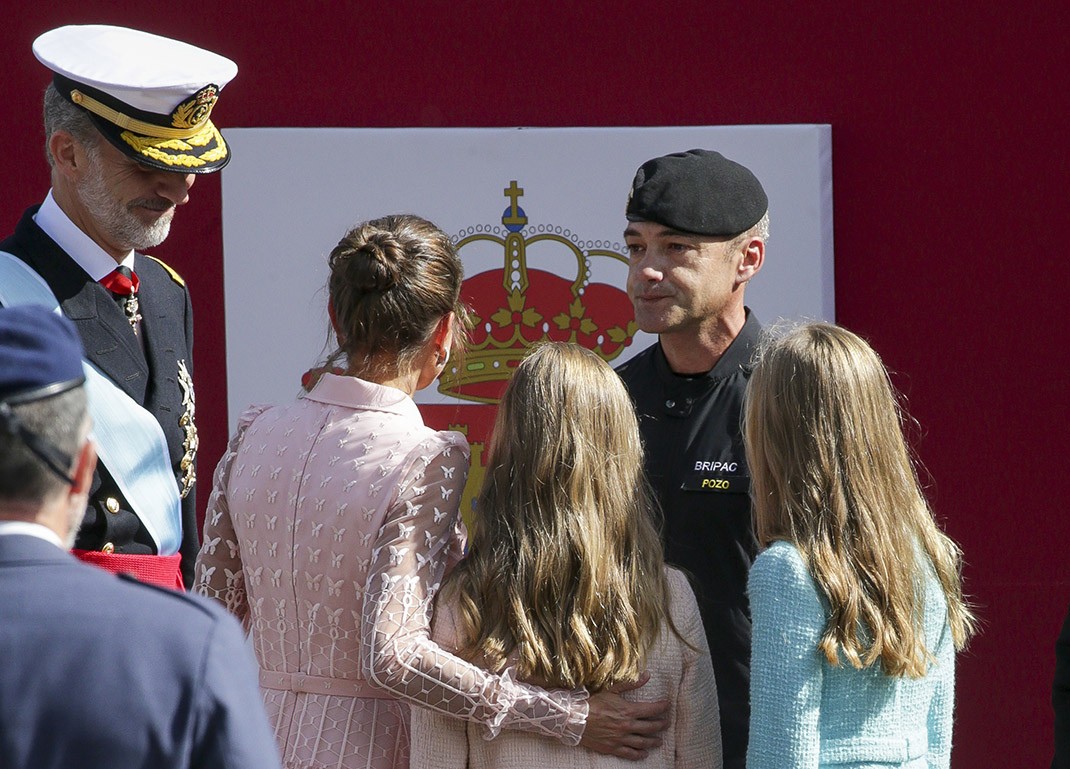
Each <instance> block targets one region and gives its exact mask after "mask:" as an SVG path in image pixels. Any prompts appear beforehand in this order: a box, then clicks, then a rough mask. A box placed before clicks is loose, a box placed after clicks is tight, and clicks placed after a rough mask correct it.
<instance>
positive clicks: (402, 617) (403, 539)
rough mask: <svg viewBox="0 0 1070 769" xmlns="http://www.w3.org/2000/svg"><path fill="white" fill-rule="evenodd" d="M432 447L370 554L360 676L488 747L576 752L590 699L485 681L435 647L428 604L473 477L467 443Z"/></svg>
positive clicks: (506, 680)
mask: <svg viewBox="0 0 1070 769" xmlns="http://www.w3.org/2000/svg"><path fill="white" fill-rule="evenodd" d="M443 440H444V441H446V444H445V445H444V446H442V445H440V444H441V441H443ZM436 443H438V444H439V445H432V444H431V443H430V442H428V443H425V444H422V445H421V446H419V447H417V450H416V451H415V452H414V454H413V456H412V457H410V460H411V461H412V463H413V466H412V469H411V470H410V472H409V474H408V477H407V478H406V479H405V481H403V483H402V484H401V487H400V490H399V495H398V499H397V501H396V503H395V504H394V506H393V507H392V509H391V510H390V512H389V513H388V515H387V518H386V521H385V523H384V524H383V527H382V529H381V530H380V531H379V537H378V539H377V540H376V544H375V548H374V550H373V551H372V565H371V568H370V569H369V572H368V583H367V591H366V594H365V598H364V622H363V627H362V634H363V643H362V655H363V659H362V666H363V669H364V675H365V677H366V678H367V679H368V680H369V681H371V682H373V683H374V684H376V685H378V686H380V687H382V688H384V689H386V690H388V691H390V692H391V693H392V694H394V695H395V696H397V697H400V698H402V699H406V700H409V701H411V702H414V703H416V704H419V705H423V706H425V707H428V708H431V709H432V710H435V711H437V712H439V713H443V714H445V715H448V716H452V717H454V718H462V719H466V720H468V721H474V722H477V723H479V724H481V725H482V727H483V736H484V738H485V739H493V738H494V737H495V736H497V734H498V732H499V731H500V730H501V729H503V728H508V729H520V730H523V731H527V732H532V733H536V734H541V735H544V736H547V737H553V738H556V739H559V740H560V741H561V742H563V743H565V744H566V745H576V744H578V743H579V740H580V737H581V736H582V735H583V728H584V725H585V723H586V719H587V702H586V698H587V693H586V691H583V690H580V691H564V690H556V691H546V690H544V689H539V688H536V687H533V686H528V685H526V684H522V683H519V682H517V681H516V680H515V678H514V676H513V673H512V670H508V669H507V670H506V671H505V672H504V673H502V674H500V675H495V674H491V673H488V672H487V671H485V670H482V669H481V668H479V667H476V666H475V665H472V664H471V663H468V662H466V661H464V660H462V659H460V658H458V657H456V656H454V655H452V654H449V653H448V652H446V651H445V650H443V649H442V648H441V647H439V646H438V645H437V644H435V643H434V642H433V641H432V640H431V638H430V615H431V602H432V600H433V599H434V596H435V593H436V592H437V590H438V587H439V585H440V583H441V581H442V576H443V574H444V573H445V569H446V565H447V562H448V561H449V560H450V551H451V548H453V549H455V548H456V546H457V543H458V542H459V537H460V534H459V531H460V529H459V527H460V517H459V515H458V512H457V507H458V503H459V497H460V494H461V490H462V489H463V488H464V483H465V478H466V474H467V471H468V456H467V447H466V446H465V445H464V441H463V438H461V436H459V435H456V434H450V433H444V434H440V435H439V437H438V438H437V440H436ZM436 449H437V450H436Z"/></svg>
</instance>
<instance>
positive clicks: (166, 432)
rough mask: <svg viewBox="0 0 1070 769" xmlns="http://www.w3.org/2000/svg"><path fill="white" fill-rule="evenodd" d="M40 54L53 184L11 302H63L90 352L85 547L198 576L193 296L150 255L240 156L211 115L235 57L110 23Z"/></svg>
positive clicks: (32, 223) (36, 214)
mask: <svg viewBox="0 0 1070 769" xmlns="http://www.w3.org/2000/svg"><path fill="white" fill-rule="evenodd" d="M33 52H34V54H35V55H36V56H37V58H38V60H40V61H41V63H42V64H44V65H45V66H46V67H48V68H49V69H50V70H51V71H52V73H53V77H52V83H51V84H50V85H49V86H48V88H47V89H46V90H45V97H44V124H45V147H46V154H47V157H48V162H49V165H50V166H51V182H52V188H51V190H50V191H49V192H48V195H47V196H46V197H45V199H44V202H43V203H41V204H40V205H39V206H33V207H31V208H30V209H28V210H27V211H26V212H25V214H24V215H23V217H22V219H21V221H20V222H19V224H18V226H17V227H16V229H15V233H14V234H13V235H12V236H11V237H9V238H7V239H6V240H4V241H3V242H2V243H0V252H3V253H0V305H5V306H11V305H17V304H27V303H36V304H45V305H50V306H52V307H55V306H57V305H58V307H59V308H61V309H62V311H63V314H64V315H66V316H67V317H68V318H70V319H71V320H73V321H74V323H75V325H76V326H77V328H78V333H79V336H80V337H81V339H82V343H83V345H84V347H85V351H86V360H87V374H88V375H89V385H88V387H89V393H90V406H91V411H92V412H93V420H94V424H95V428H94V429H95V433H96V438H97V443H98V445H99V453H100V460H101V461H100V466H99V467H98V470H97V473H96V475H95V477H94V478H93V484H92V488H91V490H90V495H89V506H88V511H87V513H86V516H85V520H84V522H83V524H82V526H81V528H80V529H79V530H78V534H77V538H76V540H75V545H74V552H75V554H76V555H78V556H79V557H81V558H82V559H83V560H85V561H88V562H90V563H94V564H96V565H98V566H102V567H103V568H106V569H109V570H111V571H117V572H131V573H134V574H136V575H137V576H138V577H139V578H141V579H143V580H145V581H150V582H155V583H157V584H162V585H167V586H170V587H177V586H180V585H182V584H183V583H184V584H185V585H189V584H190V583H191V582H192V576H193V563H194V559H195V558H196V555H197V550H198V539H199V538H198V531H197V520H196V509H195V505H194V483H195V480H196V471H195V459H196V452H197V431H196V428H195V426H194V421H193V419H194V395H193V380H192V377H191V374H192V368H193V357H192V343H193V319H192V314H191V305H190V296H189V291H188V289H187V287H186V284H185V281H184V280H183V279H182V278H181V277H180V276H179V275H178V273H176V272H175V271H174V270H173V269H171V268H170V267H168V266H167V265H166V264H164V263H163V262H161V261H159V260H158V259H155V258H153V257H150V256H148V255H146V254H144V253H143V251H144V249H148V248H152V247H154V246H157V245H159V244H160V243H162V242H163V240H164V239H165V238H166V237H167V233H168V231H169V229H170V227H171V220H172V218H173V217H174V214H175V209H176V208H177V207H178V206H181V205H183V204H184V203H185V202H186V201H187V200H188V197H189V190H190V188H191V187H192V186H193V182H194V180H195V179H196V175H197V174H204V173H212V172H214V171H218V170H219V169H221V168H222V167H223V166H225V165H226V164H227V162H228V161H229V160H230V150H229V148H228V147H227V143H226V141H224V139H223V137H222V135H221V134H220V133H219V131H218V130H217V129H216V127H215V125H214V124H213V123H212V121H211V113H212V108H213V107H214V106H215V104H216V100H217V99H218V97H219V92H220V91H221V90H222V88H223V86H225V85H226V84H227V83H228V82H229V81H230V80H231V79H232V78H233V77H234V76H235V74H237V66H236V65H235V64H234V62H232V61H230V60H229V59H227V58H224V57H222V56H219V55H217V54H214V53H211V52H210V51H205V50H203V49H201V48H197V47H195V46H192V45H189V44H186V43H182V42H179V41H177V40H171V39H168V38H164V37H160V36H157V35H152V34H148V33H145V32H139V31H137V30H132V29H126V28H122V27H111V26H66V27H61V28H59V29H54V30H51V31H49V32H46V33H44V34H43V35H41V36H40V37H38V38H37V40H35V41H34V44H33ZM35 276H36V277H35ZM38 278H39V280H38Z"/></svg>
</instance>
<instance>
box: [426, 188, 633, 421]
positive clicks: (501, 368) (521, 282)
mask: <svg viewBox="0 0 1070 769" xmlns="http://www.w3.org/2000/svg"><path fill="white" fill-rule="evenodd" d="M504 193H505V197H506V198H507V199H508V200H509V205H508V206H507V207H506V209H505V211H504V212H503V213H502V218H501V227H497V226H484V227H470V228H468V229H467V230H466V231H464V232H462V233H460V234H459V235H458V237H457V248H458V250H459V251H460V252H461V255H462V257H463V256H465V249H466V248H467V249H469V250H470V251H471V250H474V249H475V248H481V249H486V248H495V247H497V248H501V251H502V258H503V266H502V269H494V270H488V271H486V272H481V273H478V274H476V275H473V276H471V277H469V278H467V279H466V280H465V282H464V286H463V288H462V289H461V291H462V298H463V300H464V302H465V304H467V305H468V307H469V308H470V310H471V311H472V316H473V318H472V320H473V328H472V332H471V334H470V340H469V341H470V344H469V346H468V353H467V355H466V356H465V359H464V361H463V362H455V363H454V364H453V365H451V366H450V367H449V368H447V370H446V371H444V372H443V373H442V375H441V376H440V377H439V380H438V381H439V384H438V390H439V392H441V393H444V394H447V395H452V396H454V397H456V398H461V399H463V400H469V401H477V402H480V403H497V402H498V401H499V399H500V397H501V393H502V391H503V390H504V389H505V384H506V382H508V381H509V378H510V377H511V376H512V372H513V369H514V368H515V367H516V366H517V364H519V363H520V361H521V360H523V359H524V356H525V355H527V354H528V352H529V351H530V350H531V348H532V346H534V345H535V344H538V343H539V342H543V341H568V342H576V343H578V344H580V345H583V346H584V347H587V348H589V349H591V350H593V351H594V352H595V353H596V354H597V355H598V356H599V357H601V358H602V359H603V360H605V361H612V360H613V359H615V358H616V357H617V356H619V355H620V354H621V352H623V350H624V348H625V347H627V346H628V345H630V344H631V341H632V337H633V336H635V333H636V331H637V326H636V324H635V320H634V319H633V314H632V305H631V302H630V301H629V300H628V295H627V293H626V292H625V291H624V290H623V289H622V288H620V287H618V286H611V285H608V284H606V283H599V282H594V281H592V280H591V272H592V270H591V268H592V264H593V263H594V260H597V259H612V260H616V261H617V262H623V263H625V264H627V258H626V257H625V256H624V254H623V253H622V251H621V250H619V248H620V247H619V246H617V249H618V250H613V249H612V248H610V246H612V245H614V244H610V243H606V242H603V241H593V242H591V241H587V242H583V241H580V240H578V239H576V238H575V237H574V236H573V234H572V233H571V232H570V231H568V230H567V229H564V228H562V227H555V226H550V225H539V226H535V227H529V230H531V231H532V232H530V234H528V235H525V233H524V229H525V227H528V217H527V214H526V213H525V212H524V209H522V208H521V207H520V202H519V201H520V198H521V197H522V196H523V194H524V190H523V189H522V188H521V187H518V186H517V182H516V180H513V181H511V182H510V183H509V186H508V187H507V188H505V190H504ZM532 247H535V248H532ZM529 249H530V250H531V251H532V256H533V260H532V261H534V262H535V264H532V263H529V259H528V252H529ZM535 251H538V253H539V254H546V255H548V257H549V258H548V259H547V264H543V263H542V262H540V261H539V260H538V259H536V258H535V253H534V252H535ZM562 260H563V261H562ZM550 261H552V262H553V263H554V264H562V263H563V264H566V265H569V267H568V269H567V273H568V274H569V276H570V277H564V276H563V275H562V274H561V271H560V270H558V271H557V272H552V271H550V270H549V269H547V268H548V267H549V266H550V265H549V262H550ZM572 264H574V265H575V273H574V275H573V274H572V267H571V265H572Z"/></svg>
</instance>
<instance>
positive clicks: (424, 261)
mask: <svg viewBox="0 0 1070 769" xmlns="http://www.w3.org/2000/svg"><path fill="white" fill-rule="evenodd" d="M328 266H329V267H330V278H329V280H328V283H327V289H328V292H329V294H330V303H331V312H332V323H333V325H334V330H335V332H336V334H337V338H338V350H337V352H336V353H335V354H334V355H333V356H332V358H331V361H330V362H329V363H340V362H343V361H344V363H345V364H346V368H347V373H349V374H352V375H354V376H359V377H361V378H363V379H368V380H370V381H381V380H383V379H387V378H390V377H394V376H397V375H398V374H399V373H402V372H404V371H406V370H407V369H408V368H409V367H410V366H411V365H413V362H414V359H415V358H416V356H417V355H419V354H420V352H421V351H422V350H424V349H425V348H426V346H427V344H428V343H429V342H430V341H431V339H432V337H433V335H434V333H435V330H436V328H437V327H438V324H439V322H440V321H441V320H442V318H444V317H445V316H446V315H448V314H449V313H451V312H452V313H454V315H455V318H456V322H455V325H454V335H453V345H452V353H453V354H454V355H455V356H459V355H460V353H461V352H462V351H463V349H464V337H465V333H464V332H465V329H466V328H467V313H466V312H465V309H464V307H463V306H462V304H461V301H460V294H461V282H462V281H463V279H464V270H463V267H462V265H461V259H460V257H459V256H458V255H457V250H456V248H454V246H453V243H452V242H451V241H450V239H449V237H448V236H447V235H446V234H445V233H444V232H442V230H440V229H439V228H438V227H436V226H435V225H434V224H432V223H431V222H429V221H427V220H426V219H422V218H421V217H419V216H415V215H413V214H397V215H391V216H384V217H381V218H379V219H372V220H370V221H367V222H364V223H363V224H360V225H358V226H357V227H355V228H353V229H352V230H350V231H349V232H348V233H346V235H345V237H343V238H342V239H341V241H339V243H338V245H337V246H335V248H334V250H333V251H331V254H330V257H329V258H328Z"/></svg>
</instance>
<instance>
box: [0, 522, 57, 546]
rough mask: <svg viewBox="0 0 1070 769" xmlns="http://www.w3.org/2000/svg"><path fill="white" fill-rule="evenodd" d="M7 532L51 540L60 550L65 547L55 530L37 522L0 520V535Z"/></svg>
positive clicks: (46, 540)
mask: <svg viewBox="0 0 1070 769" xmlns="http://www.w3.org/2000/svg"><path fill="white" fill-rule="evenodd" d="M9 534H24V535H26V536H28V537H37V538H38V539H43V540H44V541H45V542H51V543H52V544H53V545H55V546H56V547H58V548H59V549H60V550H66V549H67V548H66V547H64V546H63V542H62V541H61V540H60V538H59V535H58V534H56V532H54V531H52V529H50V528H48V527H47V526H42V525H41V524H39V523H30V522H29V521H0V537H3V536H7V535H9Z"/></svg>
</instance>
